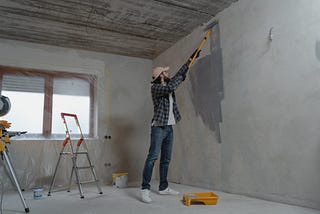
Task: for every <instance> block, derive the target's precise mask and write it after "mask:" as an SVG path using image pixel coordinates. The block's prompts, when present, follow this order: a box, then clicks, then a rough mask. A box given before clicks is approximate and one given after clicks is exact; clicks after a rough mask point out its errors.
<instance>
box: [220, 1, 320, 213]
mask: <svg viewBox="0 0 320 214" xmlns="http://www.w3.org/2000/svg"><path fill="white" fill-rule="evenodd" d="M319 9H320V2H319V1H316V0H314V1H308V2H306V1H303V0H294V1H289V0H285V1H275V0H271V1H262V0H257V1H248V0H240V1H239V2H237V3H235V4H233V5H232V6H231V7H230V8H228V9H227V10H225V11H223V12H222V13H221V14H220V15H219V18H220V20H221V22H220V23H221V38H222V48H223V62H224V63H223V64H224V86H225V99H224V102H223V106H222V112H223V121H224V122H223V124H222V136H223V138H222V142H223V143H222V145H223V146H222V178H223V179H222V180H223V189H224V190H227V191H230V192H235V193H244V194H247V195H252V196H256V197H261V198H265V199H270V200H276V201H281V202H287V203H293V204H298V205H303V206H309V207H315V208H320V185H319V180H320V159H319V152H320V135H319V129H320V123H319V121H320V115H319V114H318V109H319V106H320V100H319V96H320V90H319V79H320V73H319V71H320V61H319V59H318V52H319V46H318V42H319V38H320V27H319V21H320V15H319V14H320V13H319ZM272 27H273V32H272V34H273V40H272V41H270V40H269V38H268V35H269V31H270V28H272Z"/></svg>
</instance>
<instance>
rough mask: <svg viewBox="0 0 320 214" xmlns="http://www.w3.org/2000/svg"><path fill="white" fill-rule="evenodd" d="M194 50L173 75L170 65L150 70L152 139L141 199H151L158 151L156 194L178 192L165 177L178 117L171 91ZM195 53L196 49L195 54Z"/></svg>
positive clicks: (186, 67) (184, 75) (145, 166)
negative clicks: (158, 177)
mask: <svg viewBox="0 0 320 214" xmlns="http://www.w3.org/2000/svg"><path fill="white" fill-rule="evenodd" d="M195 53H196V51H195V52H194V53H193V54H192V55H191V57H190V59H189V60H188V61H187V62H186V63H185V64H184V65H183V66H182V67H181V68H180V69H179V71H178V72H177V73H176V74H175V75H174V76H173V77H172V78H170V76H169V73H168V70H169V67H156V68H154V69H153V71H152V79H153V81H152V82H151V83H152V86H151V94H152V101H153V106H154V115H153V118H152V122H151V143H150V148H149V153H148V156H147V159H146V161H145V165H144V168H143V174H142V176H143V181H142V185H141V199H142V201H143V202H145V203H150V202H152V200H151V198H150V181H151V177H152V171H153V167H154V162H155V161H156V160H157V158H158V155H159V154H160V153H161V155H160V167H159V170H160V184H159V194H161V195H178V194H179V192H177V191H175V190H173V189H171V188H169V186H168V181H167V175H168V168H169V163H170V159H171V151H172V144H173V129H172V125H175V124H176V123H177V122H179V121H180V119H181V116H180V113H179V110H178V107H177V104H176V98H175V93H174V91H175V90H176V89H177V87H178V86H179V85H180V83H181V82H182V81H184V80H185V78H186V74H187V72H188V69H189V68H188V64H189V63H190V61H191V59H192V58H193V56H194V54H195ZM198 56H199V53H198V54H197V56H196V57H198Z"/></svg>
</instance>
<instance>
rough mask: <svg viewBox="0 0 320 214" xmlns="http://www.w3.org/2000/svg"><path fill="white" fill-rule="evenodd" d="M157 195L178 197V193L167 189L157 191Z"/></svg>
mask: <svg viewBox="0 0 320 214" xmlns="http://www.w3.org/2000/svg"><path fill="white" fill-rule="evenodd" d="M159 194H160V195H179V192H178V191H175V190H173V189H170V188H169V187H167V189H164V190H161V191H159Z"/></svg>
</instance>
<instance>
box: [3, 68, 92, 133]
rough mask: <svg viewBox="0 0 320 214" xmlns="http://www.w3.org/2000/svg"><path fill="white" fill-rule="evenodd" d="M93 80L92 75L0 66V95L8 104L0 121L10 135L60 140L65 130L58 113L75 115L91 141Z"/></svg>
mask: <svg viewBox="0 0 320 214" xmlns="http://www.w3.org/2000/svg"><path fill="white" fill-rule="evenodd" d="M95 79H96V78H95V76H93V75H85V74H74V73H66V72H50V71H40V70H34V69H32V70H30V69H23V68H14V67H6V66H0V90H1V94H2V95H4V96H7V97H9V99H10V101H11V110H10V112H9V113H8V114H7V115H5V116H3V117H2V118H1V120H7V121H8V122H10V123H11V127H10V130H11V131H27V132H28V135H29V136H38V135H43V136H46V137H48V136H61V135H62V134H63V135H64V134H65V128H64V126H63V123H62V120H61V116H60V113H61V112H66V113H72V114H77V116H78V119H79V122H80V126H81V130H82V133H83V134H84V135H85V136H90V137H92V136H93V132H94V127H93V125H94V122H93V121H94V120H93V115H94V114H93V113H94V107H93V103H94V83H95ZM71 134H72V133H71ZM75 134H78V132H77V133H75Z"/></svg>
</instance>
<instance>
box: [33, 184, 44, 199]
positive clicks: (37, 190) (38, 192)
mask: <svg viewBox="0 0 320 214" xmlns="http://www.w3.org/2000/svg"><path fill="white" fill-rule="evenodd" d="M32 190H33V199H41V198H42V194H43V188H42V187H34V188H32Z"/></svg>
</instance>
